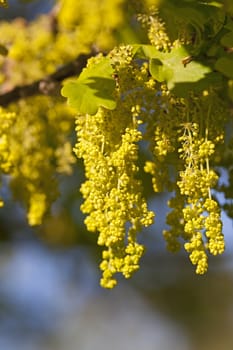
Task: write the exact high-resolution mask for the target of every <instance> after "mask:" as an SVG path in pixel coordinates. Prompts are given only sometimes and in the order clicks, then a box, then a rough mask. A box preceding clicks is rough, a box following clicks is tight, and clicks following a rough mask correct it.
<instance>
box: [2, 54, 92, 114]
mask: <svg viewBox="0 0 233 350" xmlns="http://www.w3.org/2000/svg"><path fill="white" fill-rule="evenodd" d="M96 53H97V52H96V51H95V52H91V53H90V54H81V55H79V56H78V57H77V58H76V59H75V60H74V61H72V62H70V63H68V64H65V65H64V66H62V67H61V68H59V69H58V70H57V71H55V72H54V73H52V74H50V75H48V76H47V77H44V78H42V79H40V80H37V81H35V82H33V83H31V84H28V85H23V86H17V87H15V88H14V89H12V90H11V91H8V92H6V93H4V94H2V95H0V106H2V107H6V106H7V105H9V104H10V103H12V102H16V101H17V100H19V99H21V98H26V97H30V96H35V95H54V94H56V93H57V91H58V88H59V87H60V84H61V82H62V81H63V80H64V79H66V78H68V77H71V76H74V75H79V74H80V73H81V71H82V69H83V68H84V67H85V66H86V63H87V60H88V58H90V57H92V56H93V55H96Z"/></svg>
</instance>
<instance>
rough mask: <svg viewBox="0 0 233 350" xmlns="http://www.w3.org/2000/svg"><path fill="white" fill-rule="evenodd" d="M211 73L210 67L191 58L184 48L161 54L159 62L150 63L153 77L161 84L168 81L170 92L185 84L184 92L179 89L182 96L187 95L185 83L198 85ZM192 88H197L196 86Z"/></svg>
mask: <svg viewBox="0 0 233 350" xmlns="http://www.w3.org/2000/svg"><path fill="white" fill-rule="evenodd" d="M161 62H162V66H161ZM210 72H211V69H210V68H209V67H207V66H205V65H203V64H201V63H199V62H196V61H195V60H194V58H191V57H190V56H189V53H188V51H187V50H186V49H185V48H184V47H179V48H174V49H173V50H171V51H170V52H169V53H160V59H159V60H158V59H156V60H155V59H152V60H151V62H150V73H151V75H152V76H153V77H154V78H155V79H156V80H158V81H160V82H161V81H163V80H164V81H166V83H167V85H168V88H169V89H170V90H172V89H174V88H175V86H176V85H177V84H183V91H182V89H180V88H179V94H181V95H183V94H185V95H186V94H187V91H186V86H185V83H188V84H190V83H197V82H198V81H200V80H202V79H203V78H205V77H206V75H207V74H208V73H210ZM197 85H198V84H197ZM192 86H193V87H195V85H194V84H192ZM180 87H181V85H180ZM197 88H198V86H197Z"/></svg>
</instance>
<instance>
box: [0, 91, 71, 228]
mask: <svg viewBox="0 0 233 350" xmlns="http://www.w3.org/2000/svg"><path fill="white" fill-rule="evenodd" d="M12 108H13V106H12ZM14 110H15V111H16V115H17V118H15V119H14V125H13V126H12V127H11V130H10V131H9V132H8V143H9V148H8V153H9V155H8V153H5V154H6V156H8V158H7V159H10V161H11V169H10V175H11V181H10V185H11V189H12V191H13V194H14V196H15V198H16V199H18V200H21V202H22V203H24V204H25V206H26V208H27V217H28V222H29V224H30V225H32V226H33V225H39V224H41V222H42V219H43V217H44V215H45V214H46V212H47V211H48V210H49V209H50V206H51V204H52V203H53V201H54V200H55V199H56V198H57V196H58V183H57V179H56V173H63V174H64V173H68V174H70V172H71V166H72V164H73V163H74V156H73V155H72V147H71V145H70V144H69V146H68V145H67V142H68V141H67V136H68V135H69V133H70V131H71V129H72V126H74V117H73V116H72V114H70V113H69V111H68V109H67V107H66V106H64V104H62V103H60V104H59V103H57V102H56V104H53V101H52V99H51V98H48V97H35V98H32V99H31V100H30V102H29V101H27V102H26V101H23V100H22V101H21V102H20V104H19V105H18V106H17V107H16V106H14ZM6 122H7V119H6ZM10 122H11V123H12V121H11V119H10ZM62 150H64V152H63V151H62ZM3 156H4V153H3ZM6 166H7V163H6V162H5V167H6ZM6 170H8V169H6Z"/></svg>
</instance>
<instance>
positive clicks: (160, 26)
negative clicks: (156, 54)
mask: <svg viewBox="0 0 233 350" xmlns="http://www.w3.org/2000/svg"><path fill="white" fill-rule="evenodd" d="M148 38H149V40H150V42H151V44H152V45H154V46H155V47H156V49H157V50H162V51H169V50H170V48H171V41H170V39H169V37H168V35H167V32H166V29H165V23H164V22H163V21H162V20H161V19H160V18H159V17H158V16H155V17H153V16H150V17H149V28H148Z"/></svg>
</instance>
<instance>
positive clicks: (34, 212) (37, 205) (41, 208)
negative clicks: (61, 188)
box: [27, 193, 47, 226]
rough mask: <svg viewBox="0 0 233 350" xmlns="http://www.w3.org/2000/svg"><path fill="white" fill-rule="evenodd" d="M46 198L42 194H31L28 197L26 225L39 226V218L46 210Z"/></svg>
mask: <svg viewBox="0 0 233 350" xmlns="http://www.w3.org/2000/svg"><path fill="white" fill-rule="evenodd" d="M46 201H47V198H46V195H45V194H44V193H33V194H32V195H31V197H30V203H29V209H28V213H27V218H28V223H29V225H31V226H35V225H39V224H41V218H42V217H43V216H44V214H45V212H46V210H47V204H46Z"/></svg>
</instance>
